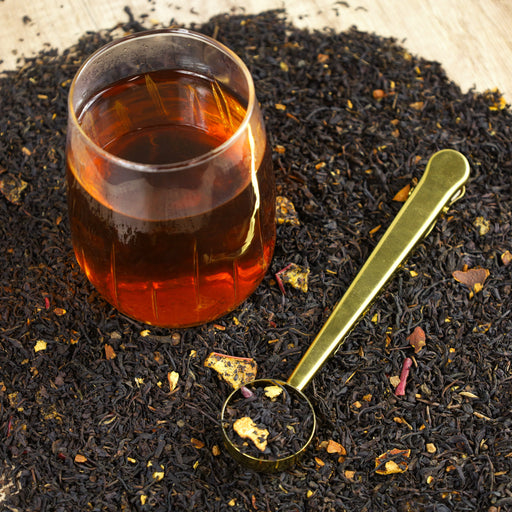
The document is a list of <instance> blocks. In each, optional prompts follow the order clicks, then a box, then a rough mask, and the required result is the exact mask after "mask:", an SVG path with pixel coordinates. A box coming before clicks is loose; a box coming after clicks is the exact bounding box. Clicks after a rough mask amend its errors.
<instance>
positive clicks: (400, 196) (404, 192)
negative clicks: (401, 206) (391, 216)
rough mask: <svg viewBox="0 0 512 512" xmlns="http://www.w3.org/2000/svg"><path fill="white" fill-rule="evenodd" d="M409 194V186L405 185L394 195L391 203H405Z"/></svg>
mask: <svg viewBox="0 0 512 512" xmlns="http://www.w3.org/2000/svg"><path fill="white" fill-rule="evenodd" d="M410 192H411V185H406V186H405V187H403V188H402V189H400V190H399V191H398V192H397V193H396V194H395V197H393V201H398V202H399V203H405V201H407V198H408V197H409V194H410Z"/></svg>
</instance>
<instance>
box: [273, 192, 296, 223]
mask: <svg viewBox="0 0 512 512" xmlns="http://www.w3.org/2000/svg"><path fill="white" fill-rule="evenodd" d="M276 221H277V223H278V224H292V225H294V226H298V225H299V224H300V223H299V218H298V216H297V211H296V210H295V206H294V204H293V203H292V202H291V201H290V200H289V199H288V198H286V197H283V196H277V197H276Z"/></svg>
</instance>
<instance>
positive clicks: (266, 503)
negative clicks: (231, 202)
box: [0, 11, 512, 512]
mask: <svg viewBox="0 0 512 512" xmlns="http://www.w3.org/2000/svg"><path fill="white" fill-rule="evenodd" d="M120 14H122V13H120ZM141 28H142V24H141V23H139V22H137V21H135V20H134V19H133V18H131V19H130V21H129V22H128V23H127V24H125V25H123V26H120V27H116V28H115V29H113V30H108V31H104V32H101V33H88V34H86V35H84V37H83V38H81V39H80V41H79V42H77V44H76V45H75V46H73V47H72V48H69V49H67V50H66V51H63V52H58V51H53V50H52V51H43V52H41V53H40V54H39V55H37V56H36V57H35V58H30V59H27V60H26V61H24V62H21V63H20V66H19V68H18V69H16V70H13V71H9V72H4V73H2V75H1V76H0V98H1V99H0V436H1V443H0V505H1V507H0V508H1V509H2V510H9V511H27V510H30V511H32V512H36V511H50V510H51V511H69V510H91V511H116V512H118V511H120V510H125V511H127V510H139V511H146V510H151V511H168V510H202V511H208V510H209V511H225V510H226V511H227V510H229V511H244V510H248V511H273V512H277V511H283V512H284V511H286V512H292V511H293V512H295V511H333V512H334V511H336V512H340V511H344V510H346V511H350V512H355V511H357V512H361V511H378V510H386V511H408V510H415V511H418V512H422V511H424V512H430V511H431V512H434V511H437V512H441V511H443V512H445V511H446V512H448V511H487V512H491V511H492V512H497V511H505V510H510V509H511V508H512V480H511V478H510V475H511V471H512V416H511V404H512V364H511V360H512V346H511V344H512V342H511V332H512V313H511V309H510V308H511V301H510V295H511V286H512V277H511V273H512V265H511V264H510V252H512V242H511V238H512V237H511V225H512V214H511V212H512V191H511V182H512V180H511V175H512V151H511V150H512V144H511V141H512V114H511V112H510V110H509V108H508V107H507V106H506V105H505V104H504V101H503V99H502V97H501V96H500V94H499V92H497V91H494V92H483V93H477V92H474V91H469V92H463V91H461V90H460V88H459V87H458V86H457V85H456V84H454V83H453V82H452V81H450V79H449V78H448V77H447V76H446V74H445V72H444V70H443V69H442V68H441V66H440V65H439V64H438V63H436V62H430V61H427V60H424V59H422V58H421V57H417V56H414V55H411V54H410V53H408V52H407V50H406V49H404V48H403V47H402V46H400V45H399V44H397V43H396V41H394V40H392V39H384V38H382V37H379V36H377V35H371V34H367V33H362V32H359V31H357V30H356V29H351V30H349V31H347V32H343V33H336V32H334V31H318V32H315V31H305V30H299V29H297V28H295V27H294V26H292V25H290V24H289V23H288V22H287V21H286V16H285V13H282V12H274V11H273V12H265V13H262V14H260V15H254V16H231V15H223V16H219V17H215V18H213V19H212V20H210V21H209V22H208V23H206V24H204V25H201V26H199V25H198V26H195V27H193V28H195V29H196V30H199V31H201V32H203V33H205V34H207V35H215V37H217V38H218V39H219V40H220V41H221V42H223V43H225V44H226V45H228V46H229V47H231V48H232V49H233V50H234V51H235V52H236V53H238V54H239V55H240V56H241V57H242V59H243V60H244V61H245V62H246V63H247V65H248V66H249V68H250V70H251V72H252V74H253V76H254V79H255V84H256V90H257V95H258V99H259V101H260V103H261V106H262V109H263V112H264V117H265V122H266V126H267V129H268V134H269V138H270V142H271V145H272V148H273V158H274V164H275V170H276V176H277V183H278V185H277V186H278V195H279V196H281V197H285V198H286V199H288V200H289V201H291V202H292V203H293V205H294V206H295V210H296V212H297V219H298V223H297V222H295V223H290V222H285V223H282V224H279V225H278V239H277V247H276V252H275V256H274V259H273V263H272V268H271V271H270V272H269V273H268V275H267V277H266V278H265V280H264V281H263V283H262V284H261V285H260V286H259V288H258V290H257V291H256V293H255V294H254V295H253V296H252V297H251V298H250V299H248V300H247V301H246V302H245V303H244V304H243V305H242V306H241V307H239V308H238V309H237V310H235V311H234V312H233V313H231V314H229V315H227V316H225V317H224V318H221V319H219V320H218V321H216V322H214V323H210V324H208V325H205V326H202V327H197V328H193V329H187V330H181V331H174V330H166V329H155V328H151V327H148V326H146V325H143V324H139V323H136V322H134V321H131V320H129V319H127V318H125V317H124V316H122V315H120V314H118V313H117V312H116V311H115V310H113V309H112V308H111V307H110V306H109V305H108V304H107V303H105V302H104V301H103V300H102V299H101V298H100V297H99V296H98V294H97V293H96V292H95V291H94V290H93V289H92V287H91V286H90V285H89V284H88V282H87V280H86V278H85V277H84V276H83V274H82V273H81V272H80V270H79V268H78V266H77V264H76V262H75V259H74V256H73V253H72V248H71V243H70V234H69V224H68V219H67V213H66V190H65V183H64V147H65V137H66V116H67V112H66V111H67V109H66V98H67V94H68V90H69V85H70V82H71V79H72V77H73V76H74V73H75V72H76V70H77V68H78V66H79V65H80V63H81V62H83V60H84V59H85V58H86V57H87V56H88V55H89V54H90V53H91V52H92V51H94V50H95V49H96V48H98V47H99V46H101V45H102V44H104V43H105V42H106V41H108V40H110V39H111V38H112V37H114V36H118V35H119V34H120V33H122V32H131V31H134V30H139V29H141ZM442 148H453V149H456V150H459V151H460V152H462V153H463V154H464V155H466V157H467V158H468V160H469V162H470V165H471V172H472V175H471V179H470V182H469V183H468V186H467V190H466V195H465V196H464V198H463V199H461V200H460V201H458V202H457V203H455V204H454V205H453V206H452V207H451V208H450V211H449V213H447V214H446V215H444V216H443V217H442V218H441V219H440V220H439V221H438V223H437V225H436V227H435V228H434V229H433V231H432V232H431V233H430V235H429V236H428V238H427V239H426V240H425V241H424V242H422V243H421V244H420V245H419V246H418V247H417V249H416V251H415V252H414V254H413V255H412V256H411V257H410V258H409V260H408V262H407V263H406V264H405V265H404V266H403V267H402V268H401V269H400V270H399V271H398V272H397V274H396V275H395V277H394V279H393V280H392V281H391V282H390V284H389V285H388V286H387V288H386V289H385V291H384V293H383V294H382V296H381V298H380V299H379V300H378V301H376V302H375V304H374V305H373V306H372V308H371V309H370V311H369V312H368V313H367V315H366V316H365V317H364V318H363V319H362V321H361V322H360V323H359V325H358V326H357V327H356V329H355V330H354V331H353V332H352V333H351V335H350V336H349V337H348V338H347V340H346V342H345V344H344V345H343V347H342V348H341V349H340V351H339V352H338V353H337V354H336V356H335V357H333V358H332V359H330V360H329V361H328V363H327V364H326V365H325V367H324V368H323V370H322V371H321V372H320V373H319V374H318V375H317V376H316V377H315V379H314V380H313V382H312V383H311V384H310V385H309V386H308V388H307V389H306V390H305V391H306V393H307V395H308V396H309V397H310V399H311V401H312V402H313V405H314V407H315V410H316V413H317V416H318V418H317V419H318V428H317V433H316V436H315V439H314V442H313V443H312V445H311V446H310V447H309V448H308V450H307V451H306V454H305V456H304V458H303V459H302V461H301V463H300V464H299V465H297V466H295V467H294V468H293V469H291V470H288V471H286V472H284V473H281V474H277V475H261V474H257V473H253V472H251V471H248V470H246V469H244V468H242V467H240V466H239V465H237V463H235V462H234V461H233V460H231V459H230V457H229V456H228V455H226V454H225V452H224V450H223V447H222V446H221V433H220V425H219V416H220V411H221V408H222V403H223V400H224V398H225V397H227V396H228V394H229V393H230V391H231V390H230V389H229V386H228V385H227V384H226V383H225V382H223V381H222V380H221V379H219V378H218V376H217V375H216V374H214V372H212V370H211V369H210V368H206V367H205V366H204V364H203V363H204V360H205V358H206V357H207V355H208V354H209V353H210V352H211V351H212V350H214V351H216V352H220V353H225V354H230V355H233V356H239V357H245V358H249V357H250V358H254V360H256V361H257V363H258V377H269V378H275V379H282V380H286V379H287V377H288V376H289V375H290V373H291V371H292V370H293V368H294V367H295V365H296V364H297V362H298V361H299V359H300V357H301V356H302V354H303V353H304V352H305V350H306V348H307V346H308V345H309V343H310V342H311V341H312V340H313V338H314V336H315V334H316V333H317V332H318V331H319V330H320V328H321V326H322V324H323V323H324V322H325V320H326V319H327V317H328V315H329V313H330V311H331V310H332V309H333V307H334V305H335V304H336V302H337V301H338V299H339V298H340V297H341V296H342V294H343V292H344V290H345V289H346V288H347V286H348V285H349V283H350V282H351V280H352V279H353V278H354V276H355V274H356V273H357V271H358V269H359V268H360V267H361V265H362V264H363V262H364V261H365V259H366V258H367V256H368V255H369V253H370V252H371V250H372V248H373V247H374V246H375V244H376V242H377V241H378V239H379V238H380V236H381V235H382V233H383V232H384V231H385V229H386V227H387V226H388V225H389V223H390V222H391V220H392V219H393V217H394V216H395V215H396V213H397V212H398V211H399V209H400V207H401V205H402V203H401V202H400V201H394V200H393V198H394V197H395V195H396V194H397V192H399V191H401V190H403V189H404V187H407V186H409V185H411V186H413V185H414V183H415V181H416V180H418V179H419V178H420V176H421V174H422V172H423V170H424V168H425V165H426V163H427V161H428V158H429V157H430V155H431V154H432V153H433V152H435V151H436V150H439V149H442ZM291 263H293V264H295V265H297V266H298V267H300V268H302V269H306V270H309V274H308V283H307V284H308V286H307V291H303V290H302V289H295V288H294V287H293V286H291V285H290V283H286V282H285V283H284V290H285V292H286V293H285V294H284V295H283V293H282V291H281V289H280V286H278V285H279V283H278V282H277V280H276V278H275V274H276V273H278V272H279V271H281V270H282V269H283V268H285V267H287V266H288V265H289V264H291ZM475 270H476V271H477V273H478V275H480V276H481V275H482V274H483V276H484V277H483V278H482V277H480V278H479V279H477V281H478V282H475V280H474V279H473V280H471V279H468V278H470V277H471V275H472V274H471V272H472V271H475ZM454 272H455V273H456V274H455V275H456V276H457V277H458V279H456V278H455V277H454ZM457 272H458V273H457ZM461 280H462V281H463V282H461ZM464 282H466V283H469V284H464ZM416 327H421V329H422V330H423V332H424V333H425V340H424V346H421V345H422V344H418V343H415V345H414V346H412V345H411V344H410V342H409V341H408V340H407V338H408V337H409V335H410V334H411V333H412V332H413V331H414V329H415V328H416ZM407 357H409V358H410V359H411V360H412V366H411V368H410V372H409V376H408V380H407V383H406V386H405V394H404V395H400V394H399V396H397V394H395V390H396V388H395V386H397V384H398V382H397V381H398V380H399V379H400V374H401V371H402V367H403V364H404V360H405V359H406V358H407Z"/></svg>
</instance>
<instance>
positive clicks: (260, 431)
mask: <svg viewBox="0 0 512 512" xmlns="http://www.w3.org/2000/svg"><path fill="white" fill-rule="evenodd" d="M233 430H234V431H235V432H236V433H237V434H238V435H239V436H240V437H241V438H242V439H250V440H251V441H252V442H253V443H254V445H255V446H256V448H258V450H260V451H261V452H264V451H265V449H266V448H267V438H268V436H269V431H268V430H267V429H266V428H259V427H258V426H257V425H256V423H254V421H253V420H252V419H251V418H249V416H244V417H243V418H239V419H238V420H236V421H235V422H234V423H233Z"/></svg>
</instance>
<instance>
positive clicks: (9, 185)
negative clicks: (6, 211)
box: [0, 170, 28, 204]
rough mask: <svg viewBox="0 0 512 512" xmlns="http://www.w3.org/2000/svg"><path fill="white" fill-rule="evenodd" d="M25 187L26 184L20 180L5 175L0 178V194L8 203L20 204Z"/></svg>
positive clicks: (13, 176)
mask: <svg viewBox="0 0 512 512" xmlns="http://www.w3.org/2000/svg"><path fill="white" fill-rule="evenodd" d="M0 172H1V170H0ZM27 185H28V183H27V182H26V181H23V180H22V179H21V178H18V177H17V176H15V175H11V174H6V175H5V176H3V177H2V178H0V193H1V194H3V195H4V196H5V198H6V199H7V201H9V202H10V203H13V204H20V199H21V193H22V192H23V191H24V190H25V188H27Z"/></svg>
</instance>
